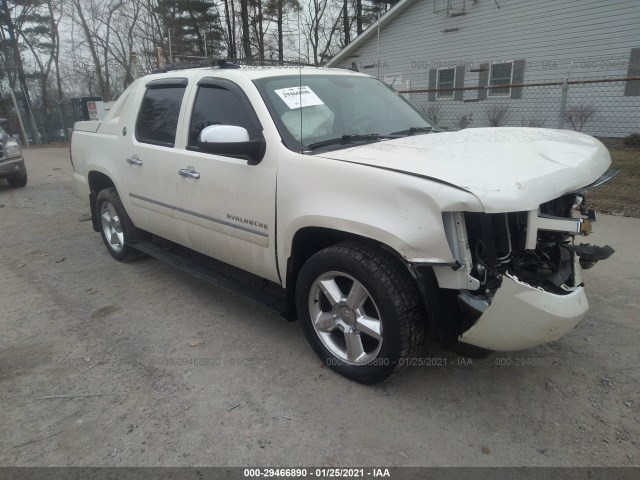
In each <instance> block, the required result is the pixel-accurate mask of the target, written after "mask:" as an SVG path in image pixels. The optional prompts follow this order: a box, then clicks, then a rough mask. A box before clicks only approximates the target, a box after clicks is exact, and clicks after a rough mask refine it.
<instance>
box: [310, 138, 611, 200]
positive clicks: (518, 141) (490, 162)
mask: <svg viewBox="0 0 640 480" xmlns="http://www.w3.org/2000/svg"><path fill="white" fill-rule="evenodd" d="M319 156H322V157H324V158H330V159H334V160H343V161H348V162H354V163H361V164H365V165H371V166H374V167H380V168H388V169H391V170H397V171H402V172H406V173H409V174H414V175H420V176H424V177H428V178H432V179H435V180H438V181H441V182H446V183H449V184H453V185H456V186H458V187H460V188H463V189H464V190H467V191H469V192H471V193H473V194H474V195H475V196H476V197H478V199H479V200H480V201H481V202H482V204H483V206H484V208H485V211H486V212H488V213H495V212H507V211H524V210H533V209H535V208H537V207H538V205H540V204H541V203H544V202H546V201H549V200H552V199H554V198H557V197H559V196H561V195H563V194H564V193H567V192H570V191H573V190H577V189H579V188H581V187H584V186H586V185H588V184H590V183H592V182H593V181H595V180H596V179H597V178H599V177H600V176H601V175H602V174H603V173H604V172H605V171H606V170H607V168H608V167H609V165H610V164H611V158H610V156H609V151H608V150H607V149H606V147H605V146H604V145H603V144H602V143H601V142H599V141H598V140H596V139H595V138H593V137H590V136H588V135H584V134H582V133H577V132H571V131H566V130H547V129H538V128H468V129H465V130H461V131H459V132H443V133H430V134H425V135H414V136H409V137H404V138H399V139H393V140H384V141H380V142H376V143H370V144H367V145H361V146H357V147H352V148H347V149H343V150H336V151H330V152H326V153H321V154H319Z"/></svg>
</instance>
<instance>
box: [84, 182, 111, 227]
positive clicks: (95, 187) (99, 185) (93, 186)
mask: <svg viewBox="0 0 640 480" xmlns="http://www.w3.org/2000/svg"><path fill="white" fill-rule="evenodd" d="M87 181H88V184H89V208H90V209H91V210H90V211H91V224H92V226H93V230H94V231H96V232H99V231H100V225H99V223H98V218H97V216H96V215H95V210H96V198H97V196H98V193H100V191H101V190H104V189H105V188H112V187H113V188H116V185H115V183H114V182H113V180H111V178H110V177H109V176H108V175H106V174H105V173H103V172H99V171H97V170H92V171H90V172H89V174H88V175H87Z"/></svg>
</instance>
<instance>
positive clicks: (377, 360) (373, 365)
mask: <svg viewBox="0 0 640 480" xmlns="http://www.w3.org/2000/svg"><path fill="white" fill-rule="evenodd" d="M296 302H297V308H298V313H299V315H300V318H301V320H302V328H303V331H304V333H305V335H306V337H307V340H308V341H309V343H310V344H311V347H312V348H313V350H314V351H315V352H316V354H317V355H318V356H319V357H320V358H321V359H322V360H323V362H325V364H326V365H327V366H329V367H330V368H331V369H333V370H335V371H336V372H338V373H340V374H342V375H344V376H345V377H348V378H350V379H352V380H355V381H356V382H360V383H364V384H374V383H378V382H381V381H383V380H385V379H386V378H387V377H389V376H390V375H392V374H393V373H394V372H396V371H398V370H400V369H402V368H403V367H404V366H406V365H408V364H409V363H410V359H411V358H413V357H414V356H416V355H417V353H418V352H419V351H420V349H421V347H422V345H423V343H424V338H425V324H426V318H425V315H426V313H425V307H424V304H423V302H422V300H421V297H420V294H419V291H418V288H417V285H416V283H415V281H414V280H413V279H412V278H411V275H410V274H409V271H408V270H407V269H406V267H405V266H404V265H402V263H401V262H400V261H399V260H398V259H397V258H396V257H394V256H393V255H391V254H390V253H388V252H386V251H384V250H381V249H377V248H370V247H367V246H362V245H359V244H356V243H350V242H349V243H341V244H338V245H335V246H332V247H328V248H325V249H324V250H321V251H320V252H318V253H316V254H315V255H313V256H312V257H311V258H310V259H309V260H308V261H307V262H306V263H305V264H304V266H303V267H302V269H301V271H300V275H299V276H298V281H297V285H296Z"/></svg>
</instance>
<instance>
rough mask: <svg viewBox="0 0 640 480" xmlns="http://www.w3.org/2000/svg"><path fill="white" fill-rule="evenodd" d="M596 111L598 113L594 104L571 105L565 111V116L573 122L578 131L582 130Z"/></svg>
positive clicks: (573, 126) (572, 126)
mask: <svg viewBox="0 0 640 480" xmlns="http://www.w3.org/2000/svg"><path fill="white" fill-rule="evenodd" d="M594 113H596V109H595V108H593V106H592V105H586V104H580V105H570V106H569V108H567V111H566V112H565V115H564V118H565V119H566V120H567V121H568V122H569V123H570V124H571V128H573V129H574V130H575V131H576V132H581V131H582V129H583V128H584V124H585V123H587V121H588V120H589V119H590V118H591V117H592V116H593V114H594Z"/></svg>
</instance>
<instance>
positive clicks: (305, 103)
mask: <svg viewBox="0 0 640 480" xmlns="http://www.w3.org/2000/svg"><path fill="white" fill-rule="evenodd" d="M275 92H276V93H277V94H278V96H279V97H280V98H281V99H282V100H283V101H284V103H286V104H287V107H289V109H290V110H294V109H296V108H301V107H314V106H316V105H324V102H323V101H322V100H320V97H318V96H317V95H316V94H315V93H314V91H313V90H311V89H310V88H309V87H306V86H302V87H290V88H281V89H279V90H275Z"/></svg>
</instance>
